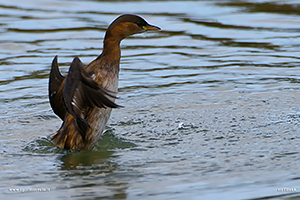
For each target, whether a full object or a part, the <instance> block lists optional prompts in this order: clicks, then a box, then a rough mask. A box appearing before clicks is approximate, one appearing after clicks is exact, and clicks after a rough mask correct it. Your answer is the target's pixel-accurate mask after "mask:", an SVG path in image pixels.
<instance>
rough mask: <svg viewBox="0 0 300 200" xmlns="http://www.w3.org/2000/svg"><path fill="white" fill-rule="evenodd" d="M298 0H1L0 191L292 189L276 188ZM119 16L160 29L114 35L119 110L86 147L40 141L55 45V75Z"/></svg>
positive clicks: (287, 133)
mask: <svg viewBox="0 0 300 200" xmlns="http://www.w3.org/2000/svg"><path fill="white" fill-rule="evenodd" d="M299 7H300V5H299V2H297V1H294V0H287V1H284V2H279V1H272V0H269V1H230V0H228V1H205V0H202V1H93V0H90V1H80V0H77V1H76V0H71V1H64V0H63V1H56V0H54V1H53V0H52V1H49V0H44V1H37V0H28V1H18V0H11V1H4V0H0V13H1V14H0V19H1V22H0V36H1V37H0V114H1V116H0V118H1V120H0V123H1V124H0V125H1V127H2V131H0V135H1V140H0V142H1V145H0V146H1V148H0V152H1V154H0V156H1V157H3V158H2V159H1V160H2V161H1V162H0V166H1V167H0V168H1V170H0V171H1V172H0V173H1V175H2V177H3V179H2V181H0V186H1V187H2V188H4V190H5V191H4V193H3V194H4V195H7V194H9V195H11V193H9V192H7V191H8V190H7V189H8V188H9V187H31V188H38V187H44V188H49V187H50V188H51V196H53V198H56V199H59V198H70V197H71V198H75V199H86V198H96V197H99V198H116V199H118V198H119V199H120V198H121V199H122V198H129V199H137V198H140V197H142V198H145V199H166V198H175V199H183V198H187V199H191V196H192V197H198V196H202V197H204V198H206V199H220V196H222V199H244V198H261V197H270V198H276V197H277V196H280V195H285V196H286V198H289V196H290V197H291V198H292V197H294V196H293V194H289V193H284V194H282V193H278V192H277V188H282V187H291V188H295V187H296V186H298V185H300V184H299V183H298V181H297V180H299V178H298V176H297V171H298V169H296V168H294V167H293V166H296V164H295V163H297V162H298V157H297V155H298V153H299V151H298V149H299V147H298V140H299V137H298V126H299V124H300V123H299V119H300V117H299V116H300V115H299V109H298V107H299V106H298V103H297V101H298V99H299V98H298V97H299V95H298V90H299V86H298V84H299V82H300V80H299V78H298V75H299V72H300V71H299V57H300V55H299V44H298V43H299V40H298V38H299V12H300V10H299ZM170 8H171V9H170ZM123 13H136V14H140V15H142V16H143V17H144V18H145V19H147V21H149V22H150V23H152V24H156V25H158V26H160V27H161V28H162V31H160V32H157V33H146V34H141V35H136V36H134V37H130V38H128V39H126V40H125V41H123V42H122V59H121V72H120V82H119V94H118V96H120V99H118V101H119V102H120V104H121V105H124V106H125V108H122V109H116V110H114V112H113V115H112V119H111V123H110V124H109V127H108V128H109V129H110V131H108V132H107V133H106V134H105V135H104V136H103V140H102V141H101V142H99V144H98V145H97V146H96V147H95V149H94V150H93V151H83V152H65V151H60V150H58V149H56V148H55V147H53V146H52V144H51V142H50V141H49V140H48V139H47V138H43V137H46V136H48V135H50V134H52V133H54V131H56V130H57V129H58V127H59V125H60V121H59V120H58V119H57V118H56V117H55V116H54V114H53V113H52V111H51V109H50V106H49V101H48V95H47V91H48V88H47V87H48V75H49V71H50V63H51V61H52V59H53V57H54V56H55V55H58V56H59V62H60V66H61V70H62V72H63V73H67V70H68V67H69V66H70V62H71V61H72V59H73V57H75V56H79V57H80V58H81V59H82V61H83V62H84V63H89V62H90V61H91V60H93V59H95V58H96V57H97V56H98V55H99V54H100V52H101V50H102V40H103V37H104V34H105V30H106V28H107V26H108V24H109V23H110V22H111V21H112V20H113V19H115V18H116V17H117V16H118V15H120V14H123ZM38 137H41V138H42V139H37V138H38ZM293 174H294V175H293ZM274 183H278V185H274ZM296 188H297V187H296ZM297 189H299V188H297ZM227 191H229V192H227ZM253 191H255V192H253ZM41 195H44V194H42V193H34V194H33V193H23V194H16V198H36V199H40V198H41ZM296 195H297V194H296ZM3 198H7V197H6V196H4V197H3ZM295 198H297V196H296V197H295Z"/></svg>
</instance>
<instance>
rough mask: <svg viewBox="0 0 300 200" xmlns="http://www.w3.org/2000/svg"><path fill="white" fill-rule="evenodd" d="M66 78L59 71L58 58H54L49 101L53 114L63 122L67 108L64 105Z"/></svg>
mask: <svg viewBox="0 0 300 200" xmlns="http://www.w3.org/2000/svg"><path fill="white" fill-rule="evenodd" d="M64 80H65V77H64V76H62V75H61V73H60V72H59V69H58V64H57V56H55V57H54V59H53V61H52V65H51V71H50V77H49V100H50V105H51V107H52V110H53V112H54V113H55V114H56V115H57V116H58V117H59V118H60V119H62V120H64V118H65V115H66V108H65V107H64V103H63V85H64Z"/></svg>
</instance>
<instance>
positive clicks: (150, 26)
mask: <svg viewBox="0 0 300 200" xmlns="http://www.w3.org/2000/svg"><path fill="white" fill-rule="evenodd" d="M143 29H144V30H145V31H160V28H159V27H158V26H154V25H150V24H148V25H146V26H143Z"/></svg>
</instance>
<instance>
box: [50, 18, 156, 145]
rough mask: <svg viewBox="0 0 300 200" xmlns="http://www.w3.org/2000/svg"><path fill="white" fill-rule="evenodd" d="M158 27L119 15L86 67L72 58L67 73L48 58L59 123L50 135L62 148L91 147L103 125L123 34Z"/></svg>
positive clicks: (113, 91) (111, 97)
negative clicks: (60, 120) (64, 75)
mask: <svg viewBox="0 0 300 200" xmlns="http://www.w3.org/2000/svg"><path fill="white" fill-rule="evenodd" d="M147 30H160V29H159V28H158V27H156V26H152V25H149V24H148V23H147V22H146V21H145V20H144V19H142V18H141V17H139V16H136V15H122V16H120V17H118V18H117V19H116V20H115V21H114V22H113V23H112V24H111V25H110V26H109V27H108V30H107V32H106V35H105V38H104V42H103V43H104V47H103V52H102V53H101V55H99V56H98V57H97V58H96V59H95V60H94V61H92V62H91V63H90V64H88V65H87V66H86V67H85V66H84V65H83V64H82V63H81V61H80V60H79V58H77V57H76V58H75V59H74V60H73V62H72V64H71V67H70V69H69V73H68V75H67V77H63V76H62V75H61V74H60V72H59V69H58V64H57V57H55V58H54V60H53V62H52V67H51V72H50V80H49V99H50V104H51V107H52V109H53V111H54V113H55V114H57V115H58V116H59V117H60V118H61V119H62V120H63V124H62V125H61V127H60V129H59V130H58V131H57V132H56V133H55V135H54V136H53V137H52V140H53V142H54V143H55V145H56V146H57V147H59V148H62V149H76V150H82V149H91V148H92V147H93V146H94V145H95V144H96V143H97V141H98V140H99V139H100V138H101V135H102V133H103V131H104V129H105V126H106V124H107V122H108V120H109V117H110V114H111V111H112V108H117V107H118V105H117V104H115V103H114V101H115V95H116V94H117V92H118V79H119V65H120V58H121V50H120V42H121V41H122V40H123V39H124V38H126V37H127V36H130V35H133V34H136V33H141V32H145V31H147Z"/></svg>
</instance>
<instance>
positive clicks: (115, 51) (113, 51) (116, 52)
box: [101, 35, 121, 61]
mask: <svg viewBox="0 0 300 200" xmlns="http://www.w3.org/2000/svg"><path fill="white" fill-rule="evenodd" d="M120 43H121V39H119V38H116V37H113V36H112V35H110V37H107V35H106V36H105V38H104V41H103V51H102V55H101V56H102V57H104V56H105V57H106V59H108V60H111V61H119V60H120V58H121V49H120Z"/></svg>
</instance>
